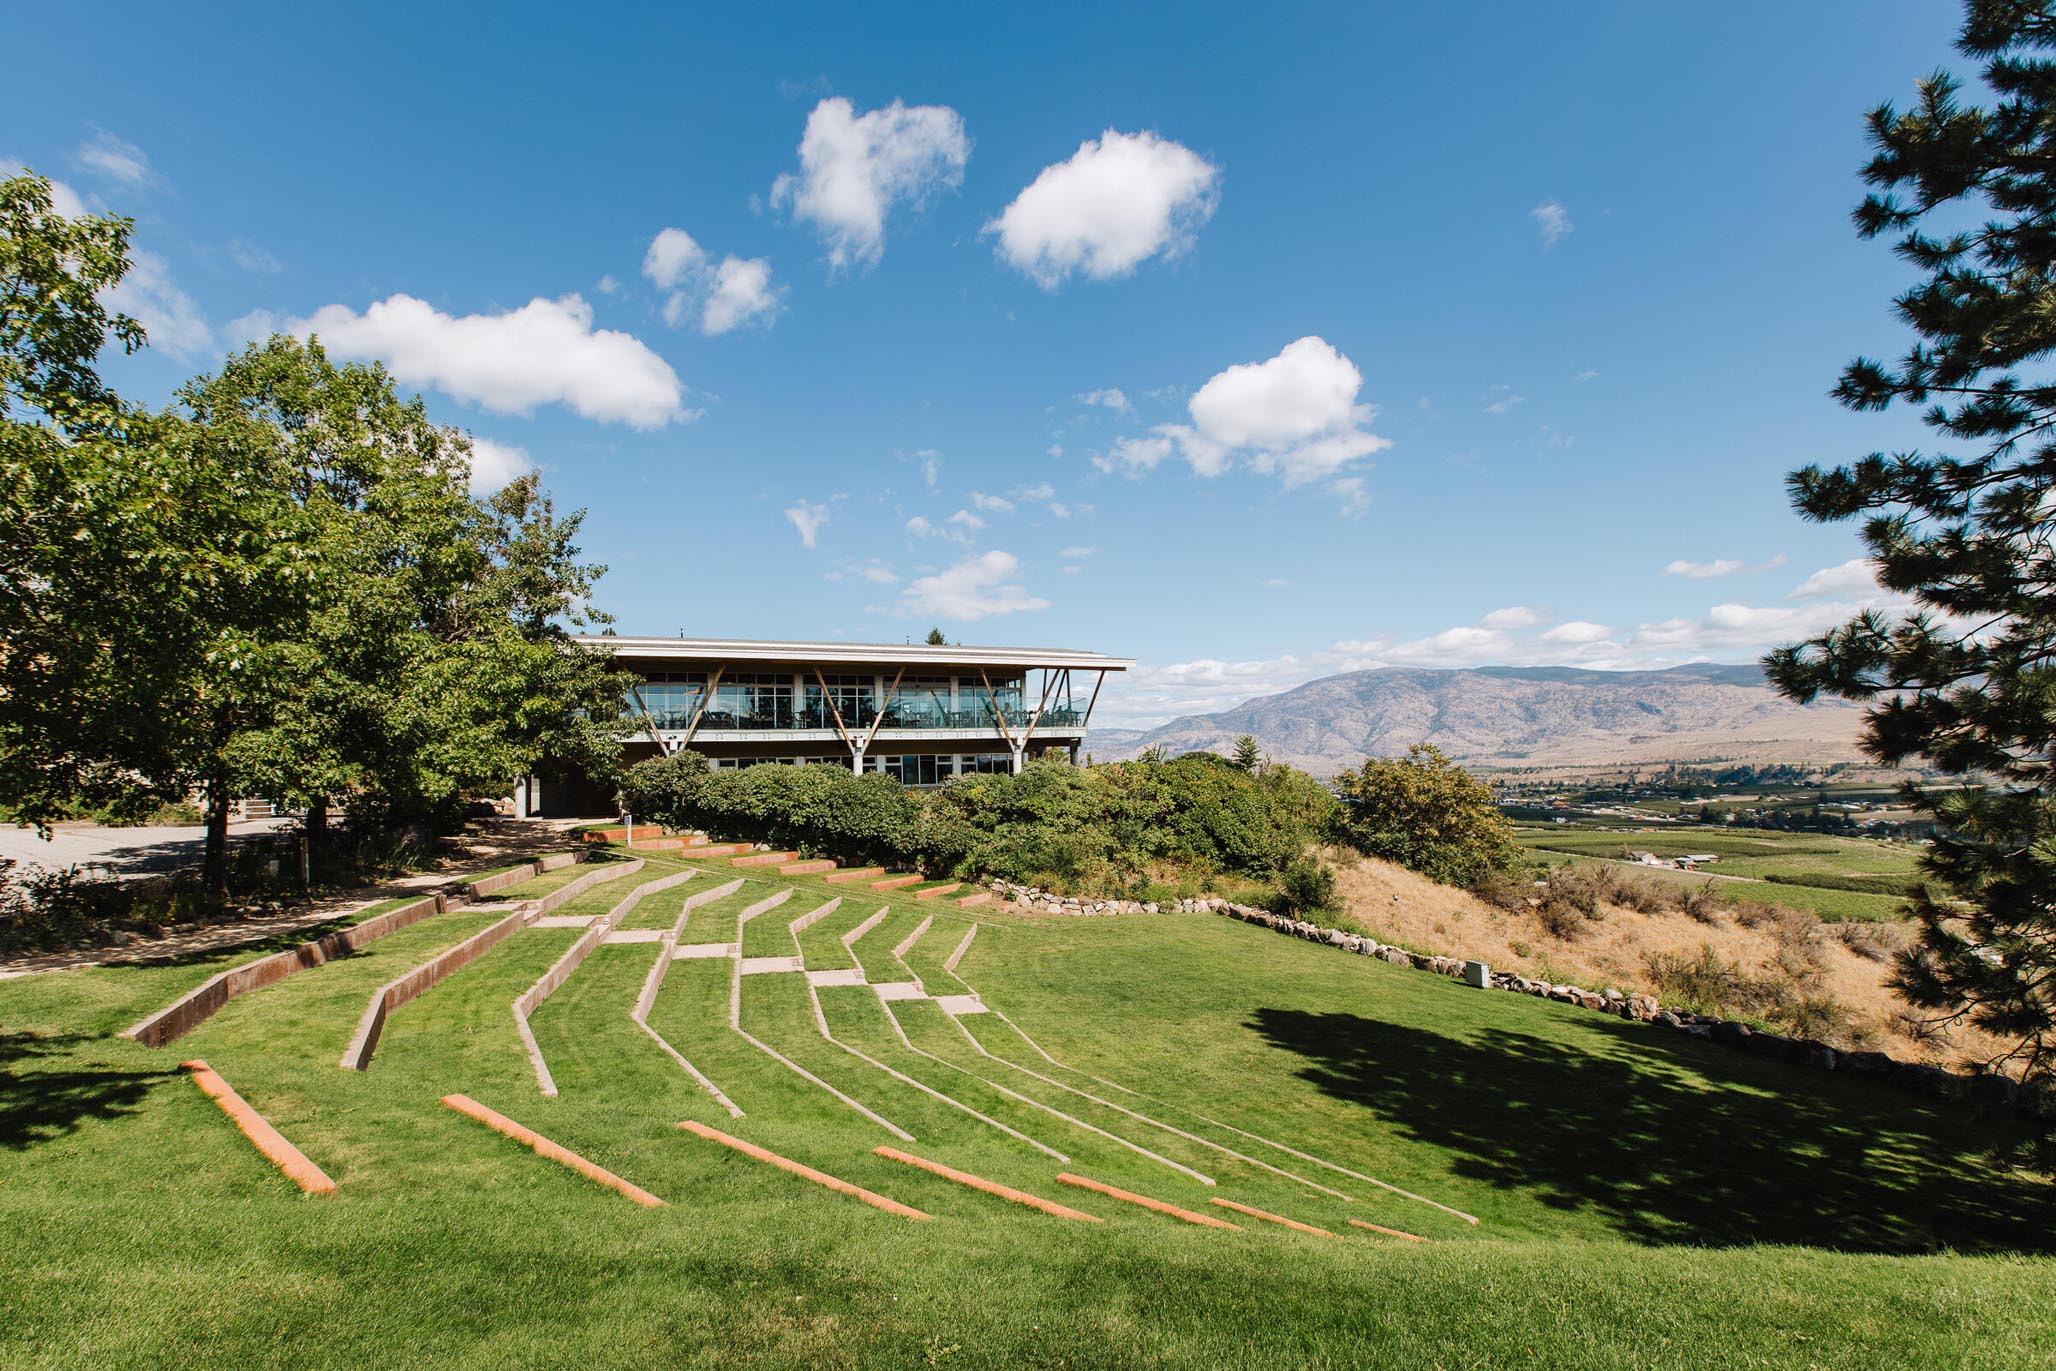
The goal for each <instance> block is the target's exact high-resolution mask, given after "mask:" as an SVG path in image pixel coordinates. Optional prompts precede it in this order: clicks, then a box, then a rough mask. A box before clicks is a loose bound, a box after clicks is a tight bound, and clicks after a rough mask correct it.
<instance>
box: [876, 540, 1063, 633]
mask: <svg viewBox="0 0 2056 1371" xmlns="http://www.w3.org/2000/svg"><path fill="white" fill-rule="evenodd" d="M1019 570H1020V559H1018V558H1017V557H1015V556H1014V555H1013V554H1012V553H1010V552H999V551H993V552H986V553H981V554H980V555H978V556H975V557H967V558H965V559H964V560H963V561H961V562H958V563H956V564H955V565H954V566H952V567H950V568H948V569H947V570H945V571H940V572H937V573H936V574H935V575H933V576H922V577H918V578H916V579H915V580H913V581H912V582H910V583H909V584H908V585H907V588H906V589H905V590H904V591H902V592H901V594H900V612H901V613H902V614H907V615H913V616H916V617H922V618H928V617H932V618H938V619H957V620H972V619H985V618H990V617H993V616H995V615H1000V614H1017V613H1021V612H1023V611H1026V610H1034V609H1048V608H1049V601H1047V600H1045V599H1042V598H1041V597H1039V596H1036V595H1031V594H1029V593H1028V590H1027V588H1026V587H1024V586H1022V585H1021V584H1019V583H1018V582H1017V581H1016V580H1015V579H1014V577H1015V576H1016V575H1017V574H1018V572H1019Z"/></svg>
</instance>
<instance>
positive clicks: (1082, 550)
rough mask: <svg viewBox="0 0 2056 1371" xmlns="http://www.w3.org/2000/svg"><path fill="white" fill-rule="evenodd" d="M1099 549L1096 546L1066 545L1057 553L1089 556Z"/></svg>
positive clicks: (1071, 555) (1067, 555)
mask: <svg viewBox="0 0 2056 1371" xmlns="http://www.w3.org/2000/svg"><path fill="white" fill-rule="evenodd" d="M1097 551H1099V549H1098V548H1096V547H1067V548H1064V549H1063V550H1062V551H1060V552H1058V553H1057V556H1059V557H1090V556H1091V555H1092V554H1093V553H1095V552H1097Z"/></svg>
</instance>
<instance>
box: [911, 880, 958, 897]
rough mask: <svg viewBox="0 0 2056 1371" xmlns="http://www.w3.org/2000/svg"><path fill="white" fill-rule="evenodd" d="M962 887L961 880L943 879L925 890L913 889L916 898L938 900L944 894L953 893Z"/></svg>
mask: <svg viewBox="0 0 2056 1371" xmlns="http://www.w3.org/2000/svg"><path fill="white" fill-rule="evenodd" d="M963 888H964V883H963V882H962V881H945V882H944V883H943V884H941V885H931V886H929V887H928V888H927V889H926V890H917V891H915V892H914V898H915V899H917V900H939V899H941V898H942V897H943V896H945V895H954V894H955V893H956V892H957V891H959V890H962V889H963Z"/></svg>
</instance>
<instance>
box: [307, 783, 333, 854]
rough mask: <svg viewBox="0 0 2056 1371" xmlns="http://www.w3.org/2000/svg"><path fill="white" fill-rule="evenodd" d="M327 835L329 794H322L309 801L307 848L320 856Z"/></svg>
mask: <svg viewBox="0 0 2056 1371" xmlns="http://www.w3.org/2000/svg"><path fill="white" fill-rule="evenodd" d="M327 837H328V796H326V795H320V796H317V797H315V798H314V799H312V800H309V801H308V802H307V850H308V851H309V852H311V853H313V854H314V855H315V856H317V857H319V856H320V855H321V847H322V843H323V842H324V840H326V839H327Z"/></svg>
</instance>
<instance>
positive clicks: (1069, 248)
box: [985, 129, 1221, 290]
mask: <svg viewBox="0 0 2056 1371" xmlns="http://www.w3.org/2000/svg"><path fill="white" fill-rule="evenodd" d="M1220 177H1221V173H1220V169H1219V168H1218V167H1216V166H1214V165H1213V164H1212V163H1210V162H1208V161H1207V160H1206V159H1205V158H1203V157H1201V156H1200V155H1199V154H1198V153H1196V152H1194V151H1192V149H1190V148H1188V147H1185V146H1184V145H1183V144H1180V143H1174V142H1171V141H1170V140H1169V139H1166V138H1160V137H1158V136H1157V135H1156V134H1154V133H1151V132H1148V131H1147V130H1145V131H1144V132H1141V133H1119V132H1116V131H1115V130H1113V129H1108V130H1107V131H1106V132H1105V133H1103V134H1101V135H1100V136H1099V137H1098V138H1097V139H1087V140H1086V141H1085V142H1083V143H1081V144H1079V145H1078V151H1077V152H1075V153H1073V154H1072V156H1071V159H1070V160H1069V161H1067V162H1058V163H1055V164H1053V165H1051V166H1047V167H1044V168H1043V169H1042V173H1041V174H1040V175H1039V176H1037V177H1036V178H1035V180H1034V181H1033V182H1032V183H1030V184H1029V185H1028V186H1027V188H1026V189H1024V190H1023V191H1022V192H1021V193H1020V194H1019V195H1017V196H1015V197H1014V202H1013V203H1012V204H1010V205H1008V206H1007V207H1006V209H1005V210H1004V211H1002V212H1001V213H1000V216H999V217H998V218H997V219H994V220H992V221H991V222H990V223H988V224H986V226H985V231H986V232H987V233H991V234H997V235H998V237H999V248H998V250H999V255H1000V257H1001V259H1002V260H1004V261H1006V262H1008V263H1009V264H1011V265H1012V266H1014V267H1015V268H1017V269H1018V270H1020V271H1022V272H1024V273H1026V274H1027V275H1028V276H1029V277H1030V278H1031V279H1033V280H1034V281H1035V283H1036V284H1037V285H1039V286H1041V287H1043V289H1045V290H1054V289H1055V288H1056V287H1057V286H1059V285H1060V284H1062V283H1063V281H1064V278H1066V277H1067V276H1069V275H1071V273H1073V272H1083V273H1084V274H1085V275H1086V276H1088V277H1091V278H1092V279H1093V280H1096V281H1105V280H1109V279H1111V278H1114V277H1118V276H1126V275H1127V274H1128V273H1130V272H1132V271H1134V270H1135V268H1136V267H1137V266H1139V265H1140V264H1141V263H1142V262H1144V261H1146V260H1147V259H1149V258H1151V257H1154V256H1157V255H1158V254H1162V255H1163V256H1165V257H1175V256H1177V255H1178V254H1179V253H1181V252H1183V251H1185V250H1186V249H1188V248H1190V247H1191V246H1192V243H1193V241H1194V239H1195V236H1196V235H1197V233H1198V231H1199V228H1200V226H1201V225H1202V224H1204V223H1206V221H1207V220H1208V219H1209V218H1211V217H1212V215H1213V212H1214V202H1215V199H1216V195H1215V192H1216V189H1217V188H1218V186H1219V184H1220Z"/></svg>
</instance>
